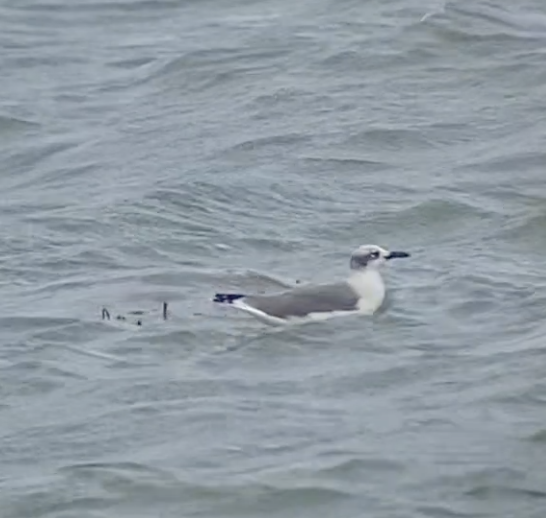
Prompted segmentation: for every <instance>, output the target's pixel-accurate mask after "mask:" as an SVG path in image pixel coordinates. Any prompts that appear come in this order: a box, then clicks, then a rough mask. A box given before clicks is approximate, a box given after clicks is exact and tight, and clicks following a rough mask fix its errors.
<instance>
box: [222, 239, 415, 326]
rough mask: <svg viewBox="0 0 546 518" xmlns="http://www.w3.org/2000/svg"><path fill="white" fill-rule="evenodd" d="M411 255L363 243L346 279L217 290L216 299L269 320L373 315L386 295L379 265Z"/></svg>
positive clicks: (356, 253)
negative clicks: (273, 289) (285, 287)
mask: <svg viewBox="0 0 546 518" xmlns="http://www.w3.org/2000/svg"><path fill="white" fill-rule="evenodd" d="M409 256H410V254H408V253H407V252H389V251H388V250H385V249H384V248H381V247H380V246H377V245H362V246H359V247H358V248H357V249H356V250H355V251H354V252H353V253H352V254H351V260H350V268H351V274H350V275H349V277H348V278H347V279H346V280H344V281H340V282H334V283H331V284H321V285H316V286H300V287H296V288H294V289H291V290H289V291H285V292H282V293H278V294H274V295H245V294H242V293H216V295H215V297H214V299H213V302H218V303H221V304H227V305H230V306H233V307H235V308H237V309H240V310H242V311H245V312H247V313H250V314H251V315H253V316H254V317H256V318H258V319H259V320H262V321H264V322H266V323H268V324H284V323H287V322H289V321H292V320H298V319H306V320H308V319H312V320H320V319H324V318H328V317H330V316H335V315H340V314H348V313H362V314H367V315H371V314H373V313H374V312H375V311H376V310H377V309H378V308H379V307H380V306H381V304H382V303H383V299H384V298H385V285H384V283H383V279H382V278H381V274H380V272H379V269H380V267H381V266H382V265H383V264H385V263H386V262H387V261H388V260H390V259H395V258H399V257H409Z"/></svg>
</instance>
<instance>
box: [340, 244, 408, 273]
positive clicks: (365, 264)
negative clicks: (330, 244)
mask: <svg viewBox="0 0 546 518" xmlns="http://www.w3.org/2000/svg"><path fill="white" fill-rule="evenodd" d="M409 256H410V254H408V253H407V252H389V251H388V250H385V249H384V248H381V247H380V246H377V245H362V246H359V247H358V248H357V249H356V250H355V251H354V252H353V253H352V254H351V263H350V264H351V270H364V269H370V268H374V269H377V268H379V267H380V266H382V265H384V264H385V263H386V262H387V261H389V260H390V259H395V258H397V257H409Z"/></svg>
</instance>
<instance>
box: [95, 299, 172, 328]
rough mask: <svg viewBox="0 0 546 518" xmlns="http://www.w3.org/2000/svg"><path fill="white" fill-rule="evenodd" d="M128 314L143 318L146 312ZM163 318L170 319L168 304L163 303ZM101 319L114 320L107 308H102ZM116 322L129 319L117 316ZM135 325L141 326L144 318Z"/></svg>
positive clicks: (130, 312) (137, 311)
mask: <svg viewBox="0 0 546 518" xmlns="http://www.w3.org/2000/svg"><path fill="white" fill-rule="evenodd" d="M128 314H129V315H132V316H143V315H144V314H145V312H144V311H143V310H140V309H138V310H133V311H129V312H128ZM161 316H162V317H163V320H167V317H168V304H167V303H166V302H163V304H162V306H161ZM101 317H102V320H111V319H112V315H111V314H110V311H109V310H108V309H107V308H102V311H101ZM114 320H120V321H123V322H126V321H127V317H126V316H124V315H116V316H115V317H114ZM135 324H136V325H137V326H141V325H142V318H139V319H138V320H137V321H136V322H135Z"/></svg>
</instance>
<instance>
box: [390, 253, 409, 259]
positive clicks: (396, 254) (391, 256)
mask: <svg viewBox="0 0 546 518" xmlns="http://www.w3.org/2000/svg"><path fill="white" fill-rule="evenodd" d="M409 256H410V255H409V254H408V253H407V252H389V255H388V256H387V257H386V259H397V258H401V257H409Z"/></svg>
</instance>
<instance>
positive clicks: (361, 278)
mask: <svg viewBox="0 0 546 518" xmlns="http://www.w3.org/2000/svg"><path fill="white" fill-rule="evenodd" d="M348 283H349V284H350V285H351V287H352V288H353V290H355V291H356V293H357V294H358V297H359V299H360V300H359V301H358V309H359V311H361V312H362V313H367V314H372V313H374V312H375V311H377V309H378V308H379V306H381V304H383V300H384V298H385V284H384V283H383V279H382V278H381V274H380V273H379V272H378V271H377V270H363V271H360V272H355V273H353V275H351V277H349V279H348Z"/></svg>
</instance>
